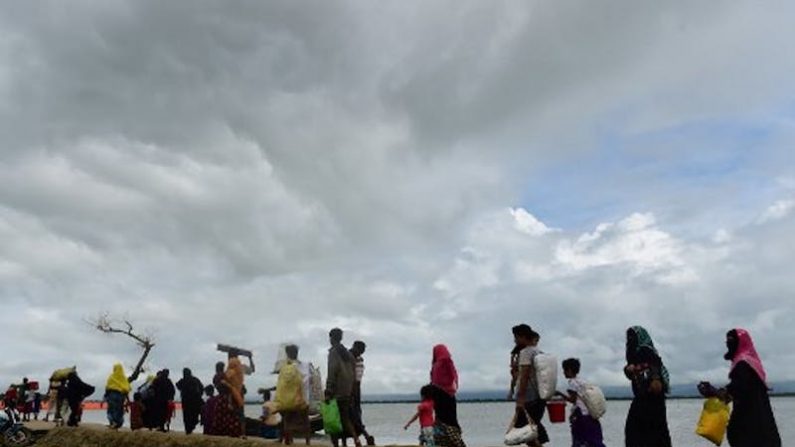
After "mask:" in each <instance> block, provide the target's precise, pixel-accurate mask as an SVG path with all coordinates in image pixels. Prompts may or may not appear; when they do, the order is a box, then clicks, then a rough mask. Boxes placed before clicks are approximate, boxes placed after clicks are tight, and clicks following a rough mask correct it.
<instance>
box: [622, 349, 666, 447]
mask: <svg viewBox="0 0 795 447" xmlns="http://www.w3.org/2000/svg"><path fill="white" fill-rule="evenodd" d="M628 360H630V361H631V363H632V364H646V365H648V366H649V369H648V371H647V374H646V376H647V377H646V379H643V378H637V377H630V376H628V378H629V379H630V380H632V394H633V395H634V398H633V399H632V404H631V405H630V407H629V413H628V414H627V424H626V426H625V427H624V437H625V438H624V442H625V444H626V447H671V434H670V432H669V431H668V414H667V409H666V407H665V394H664V393H663V394H652V393H650V392H649V391H648V389H649V383H650V381H651V380H653V379H657V380H661V379H662V366H663V364H662V359H660V357H659V356H658V355H657V354H655V353H653V352H652V351H651V350H649V349H641V350H640V351H639V352H638V353H637V354H634V355H633V356H632V358H631V359H628ZM664 391H667V390H664Z"/></svg>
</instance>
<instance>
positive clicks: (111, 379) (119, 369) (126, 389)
mask: <svg viewBox="0 0 795 447" xmlns="http://www.w3.org/2000/svg"><path fill="white" fill-rule="evenodd" d="M105 388H106V389H108V390H111V391H118V392H120V393H122V394H130V391H131V390H132V386H130V382H129V381H128V380H127V376H126V375H125V374H124V367H123V366H122V365H121V363H117V364H115V365H113V372H112V373H111V374H110V376H108V382H107V384H106V385H105Z"/></svg>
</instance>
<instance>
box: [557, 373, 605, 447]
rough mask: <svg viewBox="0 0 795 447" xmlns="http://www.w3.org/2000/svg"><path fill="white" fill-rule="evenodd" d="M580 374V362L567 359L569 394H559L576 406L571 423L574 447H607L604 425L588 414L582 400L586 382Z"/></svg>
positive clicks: (570, 419) (565, 374) (570, 418)
mask: <svg viewBox="0 0 795 447" xmlns="http://www.w3.org/2000/svg"><path fill="white" fill-rule="evenodd" d="M579 374H580V361H579V360H578V359H566V360H564V361H563V375H564V376H566V378H567V379H568V380H569V385H568V389H567V390H566V393H567V394H563V393H558V395H560V396H562V397H563V398H564V399H566V400H567V401H569V402H571V403H572V404H574V408H573V409H572V412H571V416H570V417H569V422H570V423H571V445H572V447H605V444H604V441H603V437H602V424H601V423H600V422H599V420H598V419H595V418H593V417H592V416H591V415H590V413H589V412H588V407H587V406H586V405H585V402H584V401H583V400H582V393H583V388H584V386H585V382H583V381H582V380H581V379H579V378H578V377H577V376H578V375H579Z"/></svg>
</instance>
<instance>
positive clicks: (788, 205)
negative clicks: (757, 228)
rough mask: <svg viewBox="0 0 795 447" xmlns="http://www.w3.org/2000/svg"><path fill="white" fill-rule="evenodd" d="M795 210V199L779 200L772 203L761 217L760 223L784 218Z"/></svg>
mask: <svg viewBox="0 0 795 447" xmlns="http://www.w3.org/2000/svg"><path fill="white" fill-rule="evenodd" d="M793 210H795V200H779V201H777V202H776V203H774V204H772V205H770V206H769V207H768V208H767V209H766V210H765V212H764V213H762V215H761V216H760V217H759V222H760V223H765V222H769V221H771V220H778V219H783V218H785V217H787V216H789V214H790V213H792V211H793Z"/></svg>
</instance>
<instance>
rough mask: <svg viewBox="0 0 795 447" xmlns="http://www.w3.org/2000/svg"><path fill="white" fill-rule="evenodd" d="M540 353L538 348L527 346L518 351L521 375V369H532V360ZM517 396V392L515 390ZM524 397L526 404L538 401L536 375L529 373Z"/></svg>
mask: <svg viewBox="0 0 795 447" xmlns="http://www.w3.org/2000/svg"><path fill="white" fill-rule="evenodd" d="M539 352H540V351H539V350H538V348H536V347H534V346H527V347H525V348H524V349H522V350H521V351H519V370H520V373H521V369H522V368H523V367H526V366H529V367H531V368H532V367H533V359H535V356H536V355H538V353H539ZM516 392H517V395H518V393H519V390H518V389H517V390H516ZM525 397H526V399H527V401H528V402H533V401H536V400H538V380H537V379H536V375H535V373H534V372H533V371H531V372H530V377H529V378H528V380H527V393H525Z"/></svg>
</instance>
